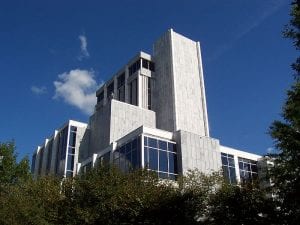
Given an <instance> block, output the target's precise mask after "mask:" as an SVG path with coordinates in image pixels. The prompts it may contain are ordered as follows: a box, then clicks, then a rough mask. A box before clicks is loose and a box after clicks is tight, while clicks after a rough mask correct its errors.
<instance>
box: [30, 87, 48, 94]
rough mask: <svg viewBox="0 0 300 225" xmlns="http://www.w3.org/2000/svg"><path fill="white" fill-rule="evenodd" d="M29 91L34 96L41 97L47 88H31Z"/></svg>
mask: <svg viewBox="0 0 300 225" xmlns="http://www.w3.org/2000/svg"><path fill="white" fill-rule="evenodd" d="M30 90H31V91H32V93H34V94H36V95H43V94H46V93H47V88H46V87H45V86H42V87H37V86H31V88H30Z"/></svg>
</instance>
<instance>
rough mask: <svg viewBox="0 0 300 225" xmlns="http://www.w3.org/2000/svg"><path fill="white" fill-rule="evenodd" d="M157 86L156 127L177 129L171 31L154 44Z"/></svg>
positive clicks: (154, 97) (155, 89)
mask: <svg viewBox="0 0 300 225" xmlns="http://www.w3.org/2000/svg"><path fill="white" fill-rule="evenodd" d="M154 62H155V87H154V90H153V101H152V103H153V110H154V111H155V112H156V127H157V128H159V129H163V130H166V131H171V132H172V131H175V117H174V115H175V105H174V85H173V84H174V82H173V68H172V49H171V35H170V31H168V32H167V33H165V34H164V35H163V36H162V37H161V38H160V39H159V40H158V41H156V42H155V44H154Z"/></svg>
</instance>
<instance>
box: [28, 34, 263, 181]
mask: <svg viewBox="0 0 300 225" xmlns="http://www.w3.org/2000/svg"><path fill="white" fill-rule="evenodd" d="M96 96H97V104H96V106H95V111H94V113H93V115H91V117H90V120H89V123H88V125H85V124H82V123H78V124H77V125H75V123H76V122H74V121H70V122H69V123H68V125H65V127H69V129H67V131H66V133H67V134H65V135H66V137H67V140H66V142H67V143H69V145H70V142H69V141H70V139H69V138H70V135H71V133H72V129H71V128H70V127H72V126H75V127H77V133H78V128H79V127H80V132H79V133H78V136H77V133H76V144H75V146H72V147H75V152H74V153H73V151H71V152H72V154H74V158H73V159H72V158H71V159H69V158H68V157H69V151H68V148H69V147H68V145H66V147H65V146H64V147H65V148H66V149H67V150H66V152H63V154H61V155H60V156H59V157H58V156H57V155H58V152H60V151H61V150H58V149H59V147H58V146H59V145H55V146H56V147H55V146H54V145H53V144H51V145H50V142H51V141H49V140H53V143H55V137H56V136H57V135H58V134H60V133H63V131H64V129H65V128H62V129H60V130H59V131H56V132H55V134H54V137H52V138H50V139H49V140H48V139H46V142H45V144H44V145H43V146H41V147H38V149H37V151H36V152H35V154H34V156H33V166H32V168H33V173H34V174H35V176H38V175H43V174H47V173H49V172H50V173H51V172H52V173H54V174H57V175H60V176H72V175H75V174H76V173H79V172H80V171H82V172H84V171H87V170H88V169H90V168H92V167H94V166H95V165H96V164H98V163H102V164H103V163H109V164H114V165H116V166H118V167H119V168H120V169H122V170H124V171H128V170H130V169H135V168H141V167H142V168H147V169H148V170H151V171H155V172H157V175H158V176H159V177H161V178H166V179H176V177H177V175H178V174H184V173H185V172H186V171H188V170H189V169H195V168H197V169H198V170H200V171H202V172H204V173H210V172H212V171H218V170H220V169H221V168H223V171H224V175H225V176H226V178H227V179H228V181H230V182H232V183H237V182H240V181H243V180H249V179H255V178H256V177H257V176H258V174H259V171H258V169H257V161H258V160H259V159H260V158H261V156H259V155H255V154H251V153H247V152H244V151H240V150H235V149H232V148H229V147H225V146H222V145H220V141H219V140H218V139H215V138H212V137H210V134H209V125H208V115H207V106H206V97H205V85H204V76H203V66H202V58H201V50H200V43H199V42H194V41H192V40H190V39H188V38H186V37H184V36H182V35H180V34H178V33H176V32H174V31H173V30H172V29H170V30H168V31H167V32H166V33H165V34H164V35H163V36H162V37H161V38H159V39H158V40H157V41H156V42H155V43H154V51H153V55H149V54H147V53H144V52H140V53H139V54H137V55H136V56H135V57H134V58H133V59H131V60H130V61H129V62H128V63H127V64H126V65H125V66H124V67H123V68H121V69H120V70H119V71H118V72H117V73H116V74H115V75H114V76H112V78H111V79H110V80H109V81H107V82H106V83H105V84H104V85H103V86H102V87H101V88H100V89H99V90H98V91H97V92H96ZM62 136H63V135H62ZM80 141H81V142H80ZM49 146H50V147H49ZM51 146H52V147H51ZM50 149H52V150H51V151H52V155H51V154H50V155H51V157H52V158H51V160H47V159H48V156H47V157H45V155H49V154H48V153H49V150H50ZM54 152H57V153H56V156H54V155H55V154H54ZM72 154H71V155H72ZM48 161H51V163H50V164H51V166H50V169H47V168H48V167H47V165H48V164H47V162H48ZM52 161H53V162H52ZM69 165H72V166H69ZM74 168H76V169H74Z"/></svg>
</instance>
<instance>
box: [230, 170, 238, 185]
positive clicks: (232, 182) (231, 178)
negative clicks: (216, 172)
mask: <svg viewBox="0 0 300 225" xmlns="http://www.w3.org/2000/svg"><path fill="white" fill-rule="evenodd" d="M229 172H230V183H231V184H236V174H235V168H232V167H230V168H229Z"/></svg>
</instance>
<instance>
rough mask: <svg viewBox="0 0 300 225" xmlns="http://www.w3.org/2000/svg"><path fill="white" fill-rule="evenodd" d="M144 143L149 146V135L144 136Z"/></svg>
mask: <svg viewBox="0 0 300 225" xmlns="http://www.w3.org/2000/svg"><path fill="white" fill-rule="evenodd" d="M144 145H145V146H148V138H147V137H144Z"/></svg>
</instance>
